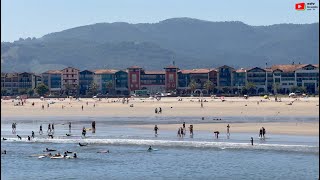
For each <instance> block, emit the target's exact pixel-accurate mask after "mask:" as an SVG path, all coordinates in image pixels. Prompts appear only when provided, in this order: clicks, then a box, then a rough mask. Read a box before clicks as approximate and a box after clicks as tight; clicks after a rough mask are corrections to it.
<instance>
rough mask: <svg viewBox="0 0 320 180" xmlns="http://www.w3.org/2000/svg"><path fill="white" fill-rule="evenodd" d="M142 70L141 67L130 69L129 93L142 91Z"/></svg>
mask: <svg viewBox="0 0 320 180" xmlns="http://www.w3.org/2000/svg"><path fill="white" fill-rule="evenodd" d="M141 70H142V68H141V67H139V66H131V67H129V68H128V88H129V91H135V90H140V88H141V82H140V74H141Z"/></svg>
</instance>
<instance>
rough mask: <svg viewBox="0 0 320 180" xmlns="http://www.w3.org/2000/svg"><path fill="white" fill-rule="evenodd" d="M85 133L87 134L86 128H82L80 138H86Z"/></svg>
mask: <svg viewBox="0 0 320 180" xmlns="http://www.w3.org/2000/svg"><path fill="white" fill-rule="evenodd" d="M86 133H87V131H86V128H85V127H83V128H82V136H86Z"/></svg>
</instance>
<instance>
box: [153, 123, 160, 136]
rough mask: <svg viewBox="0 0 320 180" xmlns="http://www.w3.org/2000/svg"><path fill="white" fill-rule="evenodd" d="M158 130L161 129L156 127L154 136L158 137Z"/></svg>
mask: <svg viewBox="0 0 320 180" xmlns="http://www.w3.org/2000/svg"><path fill="white" fill-rule="evenodd" d="M158 129H159V128H158V127H157V125H155V126H154V135H156V136H157V135H158Z"/></svg>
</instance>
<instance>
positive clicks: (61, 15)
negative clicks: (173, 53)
mask: <svg viewBox="0 0 320 180" xmlns="http://www.w3.org/2000/svg"><path fill="white" fill-rule="evenodd" d="M298 2H304V1H298V0H264V1H261V0H219V1H216V0H158V1H156V0H113V1H109V0H1V41H10V42H12V41H14V40H17V39H19V38H20V37H22V38H26V37H37V38H38V37H41V36H43V35H45V34H48V33H51V32H57V31H62V30H65V29H68V28H72V27H77V26H82V25H88V24H95V23H100V22H119V21H121V22H129V23H144V22H146V23H156V22H159V21H161V20H165V19H168V18H173V17H191V18H197V19H202V20H209V21H242V22H244V23H246V24H249V25H271V24H279V23H297V24H305V23H314V22H319V20H318V18H319V9H317V10H314V11H296V10H295V3H298ZM305 2H315V3H316V5H317V6H318V7H319V0H313V1H305Z"/></svg>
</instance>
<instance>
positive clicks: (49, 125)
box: [47, 124, 51, 132]
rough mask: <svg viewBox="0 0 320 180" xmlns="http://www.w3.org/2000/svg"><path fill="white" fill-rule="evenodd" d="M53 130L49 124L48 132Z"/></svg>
mask: <svg viewBox="0 0 320 180" xmlns="http://www.w3.org/2000/svg"><path fill="white" fill-rule="evenodd" d="M49 131H50V132H51V124H48V130H47V132H49Z"/></svg>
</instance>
